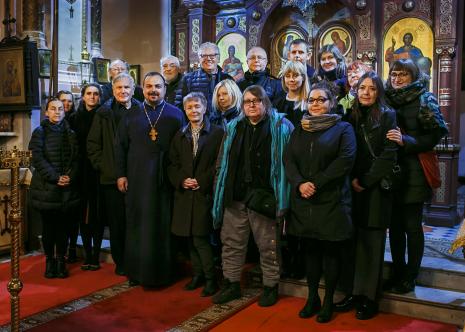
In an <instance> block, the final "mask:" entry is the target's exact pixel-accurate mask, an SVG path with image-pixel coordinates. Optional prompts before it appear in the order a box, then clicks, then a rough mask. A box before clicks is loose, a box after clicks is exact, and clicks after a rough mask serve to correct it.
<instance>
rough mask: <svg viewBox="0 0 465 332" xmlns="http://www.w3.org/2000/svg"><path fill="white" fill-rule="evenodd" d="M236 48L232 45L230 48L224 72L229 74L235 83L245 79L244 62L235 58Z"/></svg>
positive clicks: (224, 64)
mask: <svg viewBox="0 0 465 332" xmlns="http://www.w3.org/2000/svg"><path fill="white" fill-rule="evenodd" d="M235 54H236V47H235V46H234V45H230V46H229V47H228V55H229V56H228V57H227V58H226V59H225V60H224V61H223V66H222V67H223V71H224V72H225V73H227V74H229V75H230V76H231V77H232V78H234V80H235V81H238V80H240V79H241V78H242V77H244V69H242V62H241V60H239V59H238V58H236V56H235Z"/></svg>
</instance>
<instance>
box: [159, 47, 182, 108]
mask: <svg viewBox="0 0 465 332" xmlns="http://www.w3.org/2000/svg"><path fill="white" fill-rule="evenodd" d="M160 67H161V73H162V74H163V77H164V78H165V81H166V94H165V100H166V101H167V102H168V103H170V104H172V105H174V103H175V101H176V90H177V89H178V85H179V82H180V81H181V79H182V77H183V75H182V74H181V71H180V70H181V64H180V63H179V59H178V58H177V57H175V56H173V55H168V56H166V57H164V58H161V60H160Z"/></svg>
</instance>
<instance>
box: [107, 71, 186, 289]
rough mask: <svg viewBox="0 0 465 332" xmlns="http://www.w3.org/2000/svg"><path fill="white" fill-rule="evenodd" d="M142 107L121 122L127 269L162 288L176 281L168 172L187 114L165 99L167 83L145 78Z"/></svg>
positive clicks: (136, 279) (134, 279) (153, 75)
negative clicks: (174, 140)
mask: <svg viewBox="0 0 465 332" xmlns="http://www.w3.org/2000/svg"><path fill="white" fill-rule="evenodd" d="M143 92H144V97H145V101H144V104H143V107H141V108H140V109H139V110H137V111H136V112H131V113H130V114H128V116H127V117H125V118H124V119H123V120H121V122H120V124H119V127H118V135H117V139H116V143H115V144H116V147H115V154H116V161H117V178H118V180H117V185H118V189H119V190H120V191H121V192H123V193H125V194H126V249H125V271H126V273H127V276H128V278H129V282H130V283H131V284H133V285H135V284H140V285H142V286H146V287H157V286H162V285H166V284H169V283H170V282H172V281H173V275H172V274H173V273H172V272H173V259H172V250H171V241H170V223H171V206H172V187H171V185H170V182H169V179H168V177H167V175H166V168H167V163H168V151H169V147H170V143H171V139H172V138H173V136H174V135H175V134H176V132H177V131H178V130H179V129H180V128H181V127H182V126H183V122H184V114H183V113H182V111H181V110H179V109H178V108H176V107H175V106H173V105H171V104H168V103H167V102H166V101H164V97H165V93H166V82H165V79H164V78H163V76H162V75H161V74H160V73H157V72H149V73H147V74H146V75H145V77H144V83H143Z"/></svg>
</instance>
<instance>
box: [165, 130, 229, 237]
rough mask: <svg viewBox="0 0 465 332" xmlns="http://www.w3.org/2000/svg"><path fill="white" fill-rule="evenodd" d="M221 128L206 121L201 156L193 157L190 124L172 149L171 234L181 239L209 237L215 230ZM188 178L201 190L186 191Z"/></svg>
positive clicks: (200, 144) (180, 132) (169, 170)
mask: <svg viewBox="0 0 465 332" xmlns="http://www.w3.org/2000/svg"><path fill="white" fill-rule="evenodd" d="M223 134H224V131H223V129H222V128H221V127H219V126H215V125H213V124H209V123H208V121H207V122H205V126H204V128H203V129H202V131H201V132H200V137H199V141H198V150H197V155H196V156H195V158H194V156H193V154H192V134H191V130H190V125H187V126H186V127H184V128H183V129H181V130H180V131H179V132H178V133H177V134H176V136H174V138H173V141H172V143H171V148H170V154H169V158H170V166H169V167H168V177H169V179H170V181H171V184H172V185H173V187H174V188H175V192H174V208H173V221H172V225H171V231H172V232H173V233H174V234H175V235H178V236H190V235H194V236H206V235H208V234H209V233H210V232H211V231H212V216H211V208H212V203H213V202H212V196H213V179H214V177H215V162H216V158H217V156H218V151H219V149H220V145H221V141H222V139H223ZM186 178H193V179H194V178H195V179H197V182H198V184H199V186H200V188H199V189H198V190H186V189H183V187H182V183H183V181H184V180H185V179H186Z"/></svg>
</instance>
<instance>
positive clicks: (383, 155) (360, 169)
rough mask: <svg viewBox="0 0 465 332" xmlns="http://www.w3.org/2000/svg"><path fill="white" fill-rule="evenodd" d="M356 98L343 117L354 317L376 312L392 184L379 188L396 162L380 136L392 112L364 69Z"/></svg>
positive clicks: (389, 144) (394, 149) (393, 150)
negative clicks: (349, 156) (352, 153)
mask: <svg viewBox="0 0 465 332" xmlns="http://www.w3.org/2000/svg"><path fill="white" fill-rule="evenodd" d="M356 90H357V98H356V99H355V102H354V105H353V106H352V113H351V114H350V117H349V121H350V122H351V123H352V125H353V127H354V129H355V133H356V137H357V159H356V161H355V166H354V170H353V172H352V189H353V190H354V193H353V205H352V207H353V221H354V225H355V230H356V232H355V276H354V287H353V292H354V295H355V297H356V298H357V301H356V302H357V312H356V317H357V318H358V319H370V318H372V317H373V316H375V315H376V314H377V312H378V304H377V300H378V298H379V294H380V292H379V290H380V281H381V280H382V269H383V262H384V246H385V242H386V229H387V227H388V225H389V222H390V219H391V204H392V189H391V190H390V189H388V188H386V187H385V188H384V189H383V188H382V185H381V183H382V181H383V178H386V177H389V176H390V175H391V173H392V170H393V167H394V166H395V162H396V152H397V146H396V144H395V143H394V142H391V141H389V140H387V139H386V134H387V132H388V131H389V130H391V129H393V128H396V114H395V112H394V111H393V110H391V109H390V108H389V107H388V106H387V105H386V102H385V101H384V88H383V82H382V80H381V78H380V77H379V76H378V75H377V74H376V73H375V72H368V73H365V74H364V75H363V76H362V77H361V78H360V80H359V81H358V84H357V88H356Z"/></svg>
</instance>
